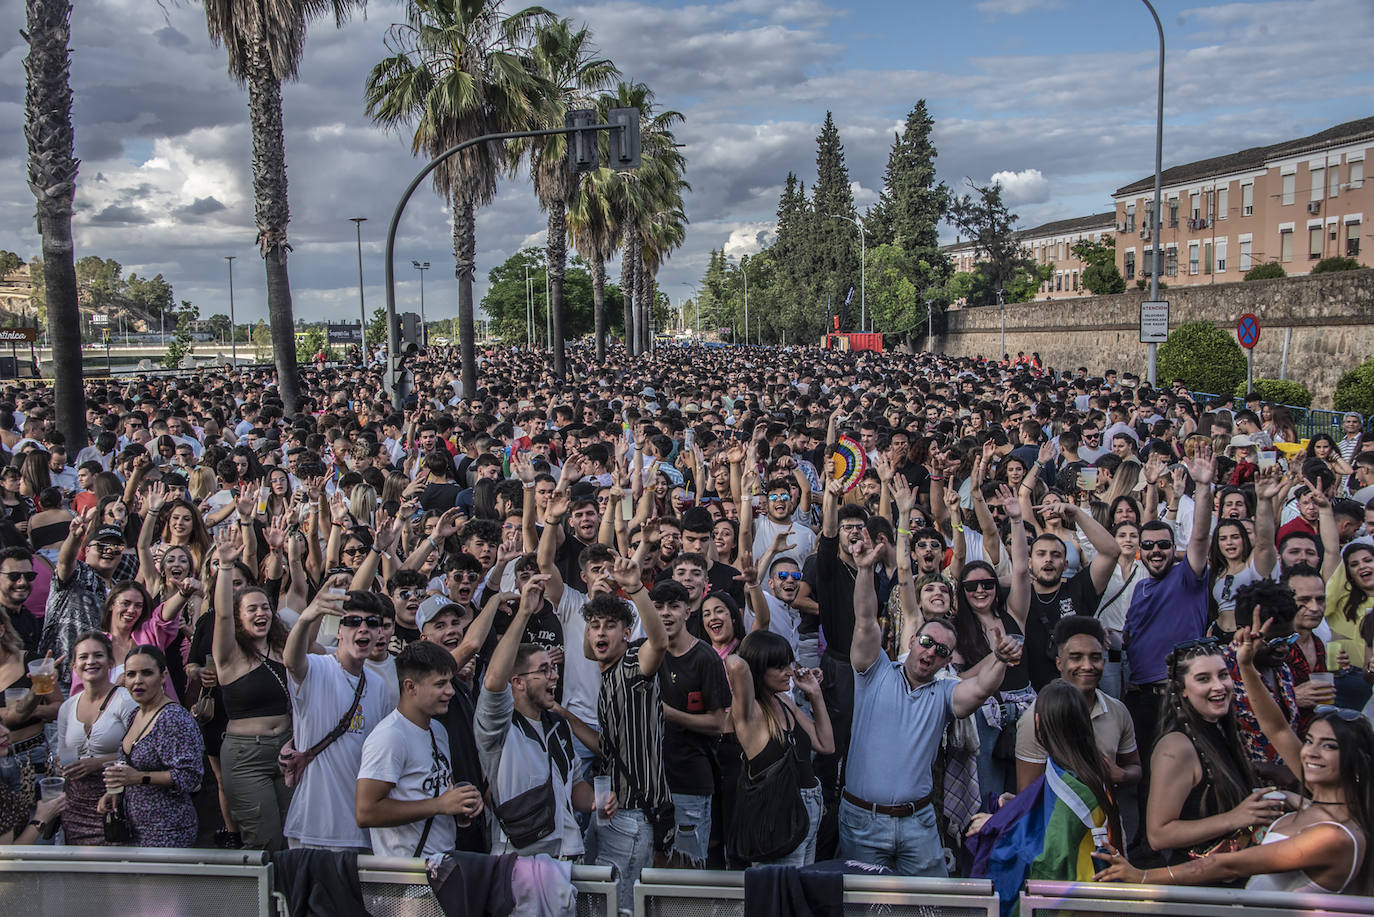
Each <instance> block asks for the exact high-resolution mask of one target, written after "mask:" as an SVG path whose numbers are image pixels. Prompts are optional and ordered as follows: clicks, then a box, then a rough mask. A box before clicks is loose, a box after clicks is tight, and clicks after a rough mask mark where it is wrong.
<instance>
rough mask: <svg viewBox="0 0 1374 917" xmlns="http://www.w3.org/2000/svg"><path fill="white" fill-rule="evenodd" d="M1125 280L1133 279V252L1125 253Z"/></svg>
mask: <svg viewBox="0 0 1374 917" xmlns="http://www.w3.org/2000/svg"><path fill="white" fill-rule="evenodd" d="M1126 279H1127V280H1134V279H1135V252H1127V253H1126Z"/></svg>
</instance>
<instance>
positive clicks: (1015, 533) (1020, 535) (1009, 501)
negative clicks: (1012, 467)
mask: <svg viewBox="0 0 1374 917" xmlns="http://www.w3.org/2000/svg"><path fill="white" fill-rule="evenodd" d="M997 499H999V500H1001V501H1002V505H1003V506H1005V507H1006V509H1007V518H1008V519H1010V520H1011V587H1010V590H1009V591H1008V593H1007V613H1008V614H1010V615H1011V616H1012V617H1013V618H1015V619H1016V623H1017V624H1018V625H1020V627H1021V629H1022V630H1023V631H1024V630H1025V628H1026V615H1027V614H1029V613H1030V602H1031V585H1030V547H1029V546H1028V545H1027V544H1026V520H1024V519H1022V518H1021V503H1020V502H1019V501H1018V500H1017V499H1016V497H1015V496H1014V495H1013V494H1012V492H1011V488H1010V487H1008V486H1007V485H1005V484H1003V485H1002V486H1001V487H1000V488H999V489H998V492H997Z"/></svg>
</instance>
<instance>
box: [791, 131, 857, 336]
mask: <svg viewBox="0 0 1374 917" xmlns="http://www.w3.org/2000/svg"><path fill="white" fill-rule="evenodd" d="M811 213H812V214H813V215H814V219H813V220H809V221H807V222H808V223H809V224H810V225H809V227H808V233H807V241H806V244H805V245H804V247H803V251H804V252H805V255H804V257H803V264H802V267H803V270H804V271H805V274H804V276H806V277H808V278H809V279H810V285H811V290H812V294H813V295H812V296H811V297H808V299H811V300H812V301H815V300H816V299H818V298H822V297H824V296H825V294H827V293H831V294H834V298H835V301H836V302H837V303H838V302H840V301H842V299H843V297H844V295H845V291H846V290H848V288H849V286H850V284H853V285H854V286H855V287H858V286H859V282H860V279H861V278H860V277H859V268H860V264H859V249H860V246H859V228H858V227H857V226H856V225H855V224H854V223H852V222H850V220H851V219H852V218H853V217H854V216H855V212H854V192H853V189H852V187H851V186H850V183H849V169H848V168H847V167H846V166H845V162H844V144H843V143H841V142H840V131H839V128H837V127H836V126H835V119H834V118H833V117H832V115H831V113H830V112H826V113H825V122H824V123H823V124H822V125H821V132H820V134H818V135H817V136H816V183H815V184H814V185H812V186H811ZM857 303H858V296H857V290H856V296H855V304H856V305H857ZM838 308H839V307H838V306H837V309H838ZM851 312H857V310H851ZM855 317H857V316H855ZM850 321H851V323H852V324H853V325H854V326H855V327H857V326H858V322H857V321H855V320H854V319H853V318H851V319H850ZM819 325H820V322H815V323H813V327H812V328H811V329H810V330H811V335H808V336H814V335H816V334H818V333H819V331H820V328H819Z"/></svg>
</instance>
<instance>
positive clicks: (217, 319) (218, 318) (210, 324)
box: [205, 312, 229, 340]
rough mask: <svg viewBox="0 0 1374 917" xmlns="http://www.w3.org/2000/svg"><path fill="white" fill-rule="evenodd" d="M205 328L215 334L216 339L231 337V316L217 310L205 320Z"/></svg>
mask: <svg viewBox="0 0 1374 917" xmlns="http://www.w3.org/2000/svg"><path fill="white" fill-rule="evenodd" d="M205 330H206V331H208V332H210V333H211V334H212V335H214V337H215V340H221V339H223V340H228V339H229V316H227V315H225V314H224V313H222V312H216V313H215V314H214V315H212V316H210V317H209V318H207V319H206V320H205Z"/></svg>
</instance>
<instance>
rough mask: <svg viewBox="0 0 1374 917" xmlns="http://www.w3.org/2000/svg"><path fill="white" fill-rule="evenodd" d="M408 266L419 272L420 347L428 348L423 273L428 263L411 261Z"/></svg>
mask: <svg viewBox="0 0 1374 917" xmlns="http://www.w3.org/2000/svg"><path fill="white" fill-rule="evenodd" d="M410 266H411V267H413V268H415V270H417V271H419V272H420V346H421V347H428V346H429V328H428V327H426V325H425V271H427V270H429V262H428V261H416V260H414V259H411V262H410Z"/></svg>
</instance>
